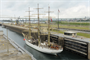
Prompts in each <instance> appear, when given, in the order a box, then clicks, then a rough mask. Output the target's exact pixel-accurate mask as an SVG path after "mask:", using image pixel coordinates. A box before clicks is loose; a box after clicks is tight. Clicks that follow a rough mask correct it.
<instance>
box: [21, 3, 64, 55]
mask: <svg viewBox="0 0 90 60" xmlns="http://www.w3.org/2000/svg"><path fill="white" fill-rule="evenodd" d="M37 9H38V38H37V39H35V38H34V37H33V36H31V32H32V31H31V24H30V12H29V34H27V35H26V34H24V33H22V34H23V36H24V39H25V43H26V44H27V45H28V46H30V47H32V48H33V49H36V50H37V51H40V52H42V53H47V54H52V55H57V54H58V53H61V52H62V51H63V47H61V46H60V45H58V44H56V43H53V42H50V16H49V15H50V7H48V29H47V30H48V32H47V34H48V39H47V40H45V41H43V42H41V38H40V34H41V32H40V31H41V30H40V24H39V4H38V8H37Z"/></svg>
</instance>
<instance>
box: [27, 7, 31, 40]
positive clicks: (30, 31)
mask: <svg viewBox="0 0 90 60" xmlns="http://www.w3.org/2000/svg"><path fill="white" fill-rule="evenodd" d="M27 12H29V37H28V39H31V24H30V12H31V11H30V7H29V10H28V11H27Z"/></svg>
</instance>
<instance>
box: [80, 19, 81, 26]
mask: <svg viewBox="0 0 90 60" xmlns="http://www.w3.org/2000/svg"><path fill="white" fill-rule="evenodd" d="M80 27H81V18H80Z"/></svg>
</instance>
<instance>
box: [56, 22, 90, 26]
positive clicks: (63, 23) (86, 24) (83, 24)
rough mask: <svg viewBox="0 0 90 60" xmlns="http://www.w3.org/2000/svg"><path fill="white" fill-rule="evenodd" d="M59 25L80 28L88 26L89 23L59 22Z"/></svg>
mask: <svg viewBox="0 0 90 60" xmlns="http://www.w3.org/2000/svg"><path fill="white" fill-rule="evenodd" d="M56 24H58V22H56ZM59 24H62V25H79V26H80V25H82V26H89V25H90V23H89V22H59Z"/></svg>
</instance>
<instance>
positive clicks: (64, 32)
mask: <svg viewBox="0 0 90 60" xmlns="http://www.w3.org/2000/svg"><path fill="white" fill-rule="evenodd" d="M64 33H76V32H75V31H65V32H64Z"/></svg>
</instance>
